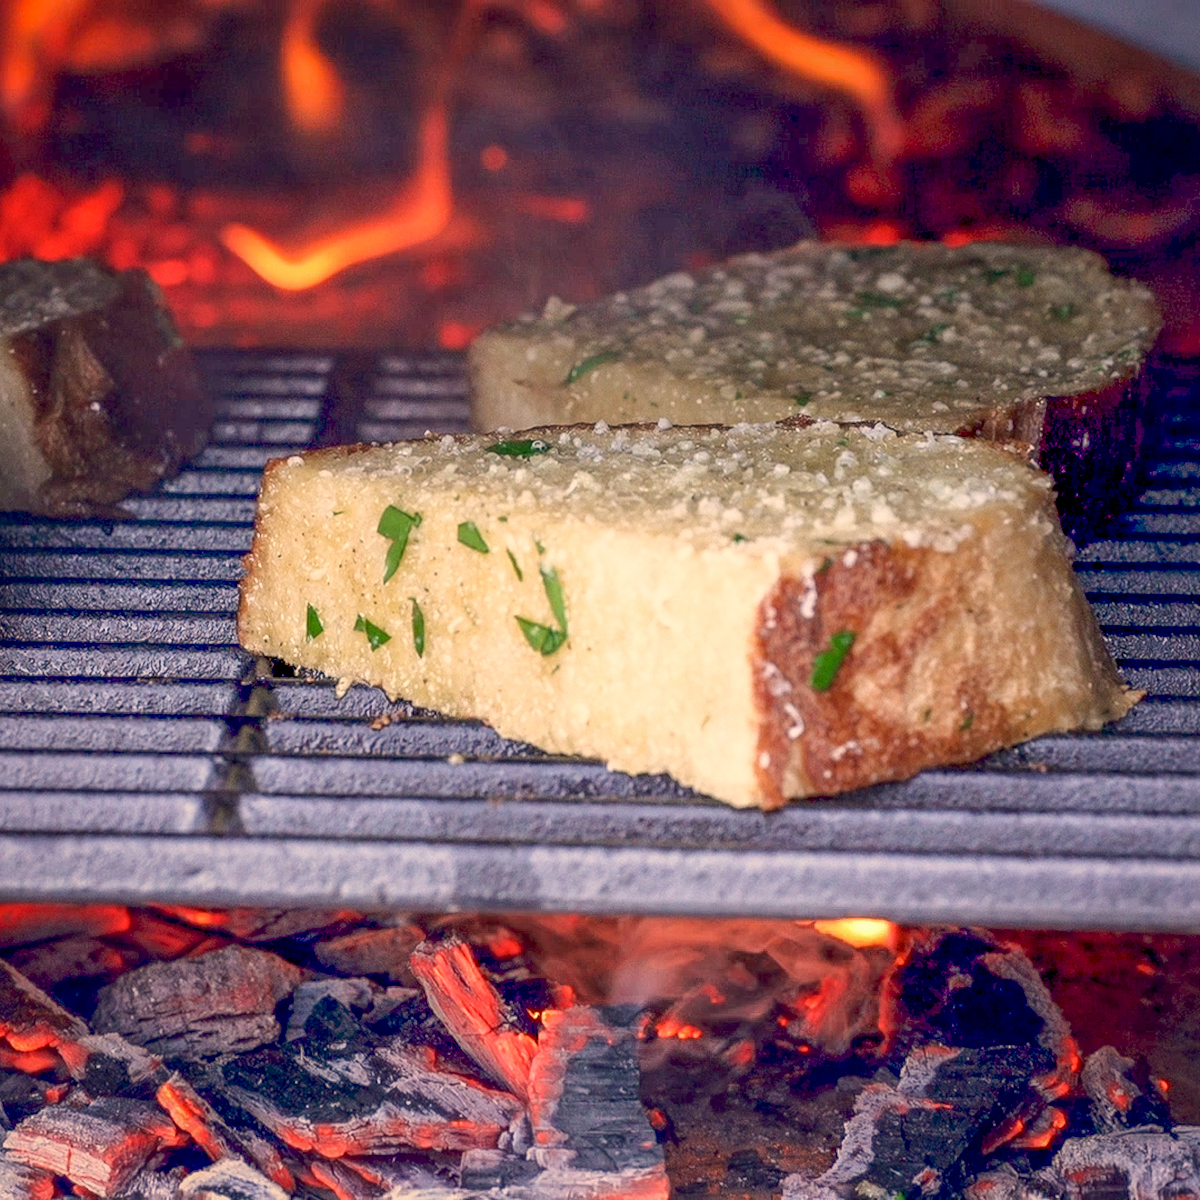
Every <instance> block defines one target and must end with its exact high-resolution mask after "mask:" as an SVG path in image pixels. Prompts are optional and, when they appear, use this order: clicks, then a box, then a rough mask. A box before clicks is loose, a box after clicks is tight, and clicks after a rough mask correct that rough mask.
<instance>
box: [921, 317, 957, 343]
mask: <svg viewBox="0 0 1200 1200" xmlns="http://www.w3.org/2000/svg"><path fill="white" fill-rule="evenodd" d="M949 328H950V326H949V325H948V324H946V323H945V322H944V321H943V322H941V323H939V324H937V325H934V326H931V327H930V328H929V329H927V330H925V332H924V333H923V334H921V335H920V336H919V337H918V338H917V339H916V340H917V341H918V342H928V343H929V344H930V345H933V343H934V342H936V341H937V340H938V339H939V338H940V337H941V336H942V334H943V333H945V332H946V330H947V329H949Z"/></svg>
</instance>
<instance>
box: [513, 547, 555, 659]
mask: <svg viewBox="0 0 1200 1200" xmlns="http://www.w3.org/2000/svg"><path fill="white" fill-rule="evenodd" d="M538 570H539V571H540V572H541V576H542V587H543V588H545V589H546V599H547V600H549V601H550V611H551V612H552V613H553V614H554V618H555V620H556V621H557V622H558V628H557V629H553V628H551V626H549V625H542V624H541V623H540V622H538V621H531V620H530V619H529V618H528V617H517V624H518V625H519V626H520V627H521V632H522V633H523V634H524V635H525V640H526V641H527V642H528V643H529V644H530V646H532V647H533V648H534V649H535V650H536V651H537V652H538V653H539V654H541V655H543V656H547V655H551V654H553V653H554V652H555V651H556V650H557V649H558V648H559V647H560V646H562V644H563V643H564V642H565V641H566V640H567V606H566V602H565V601H564V599H563V590H562V584H561V583H560V582H559V578H558V572H557V571H556V570H555V569H554V568H553V567H547V566H544V565H543V566H539V567H538Z"/></svg>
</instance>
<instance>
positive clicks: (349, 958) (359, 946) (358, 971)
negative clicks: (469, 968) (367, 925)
mask: <svg viewBox="0 0 1200 1200" xmlns="http://www.w3.org/2000/svg"><path fill="white" fill-rule="evenodd" d="M424 938H425V934H424V932H423V930H421V929H420V928H419V927H418V926H416V925H412V924H409V923H405V924H403V925H397V926H395V927H394V928H390V929H359V930H356V931H355V932H354V933H348V934H346V935H345V937H339V938H332V939H331V940H329V941H327V942H318V943H317V945H316V946H314V947H313V953H314V954H315V955H316V956H317V961H318V962H319V963H320V964H321V965H322V966H325V967H328V968H329V969H330V970H331V971H339V972H340V973H342V974H343V975H381V976H383V977H384V978H385V979H388V980H390V981H391V982H392V983H405V984H409V985H411V984H413V983H414V982H415V980H414V979H413V974H412V971H410V970H409V966H408V956H409V955H410V954H411V953H412V952H413V950H414V949H415V948H416V947H417V945H419V944H420V942H422V941H423V940H424Z"/></svg>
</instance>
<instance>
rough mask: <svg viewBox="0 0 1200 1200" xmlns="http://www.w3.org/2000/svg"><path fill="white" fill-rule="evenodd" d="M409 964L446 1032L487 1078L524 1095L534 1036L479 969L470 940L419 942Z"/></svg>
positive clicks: (535, 1052) (518, 1095)
mask: <svg viewBox="0 0 1200 1200" xmlns="http://www.w3.org/2000/svg"><path fill="white" fill-rule="evenodd" d="M409 966H410V967H411V969H412V972H413V974H414V975H416V977H417V979H418V981H419V982H420V984H421V987H422V988H424V990H425V996H426V999H427V1000H428V1001H429V1006H430V1008H432V1009H433V1011H434V1012H435V1013H437V1015H438V1017H440V1018H441V1021H442V1024H443V1025H445V1027H446V1028H447V1029H448V1030H449V1032H450V1035H451V1037H453V1038H454V1040H455V1041H456V1042H457V1043H458V1044H459V1046H461V1047H462V1049H463V1050H464V1051H465V1052H466V1053H467V1054H468V1055H469V1056H470V1057H471V1058H472V1059H473V1060H474V1061H475V1062H476V1063H478V1065H479V1066H480V1067H482V1068H483V1070H484V1071H485V1072H486V1073H487V1075H488V1076H489V1077H490V1078H491V1079H493V1080H494V1081H495V1082H497V1083H500V1084H503V1086H504V1087H506V1088H507V1089H508V1090H509V1091H510V1092H512V1094H513V1095H514V1096H517V1097H519V1098H520V1099H522V1100H525V1099H527V1097H528V1088H529V1070H530V1064H531V1063H532V1062H533V1059H534V1056H535V1055H536V1054H537V1049H538V1046H537V1042H536V1041H534V1039H533V1038H532V1037H531V1036H530V1035H529V1034H528V1033H526V1032H525V1031H524V1030H523V1029H522V1024H523V1022H522V1020H521V1018H520V1016H518V1014H517V1013H516V1012H514V1011H513V1009H512V1007H511V1006H510V1005H509V1004H507V1003H506V1002H505V1001H504V999H503V998H502V997H501V995H500V993H499V992H498V991H497V990H496V988H495V987H494V986H493V985H492V984H491V982H490V981H489V980H488V979H487V977H486V976H485V975H484V974H483V971H482V970H481V969H480V967H479V963H478V961H477V960H476V958H475V955H474V953H473V952H472V950H471V947H470V945H469V944H468V943H467V942H465V941H463V940H462V939H461V938H459V937H457V936H450V937H447V938H444V939H441V940H437V941H434V940H429V941H425V942H422V943H421V944H420V945H419V946H418V947H417V948H416V949H415V950H414V951H413V952H412V955H411V956H410V958H409Z"/></svg>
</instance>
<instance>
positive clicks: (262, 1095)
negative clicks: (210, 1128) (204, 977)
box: [221, 1042, 521, 1158]
mask: <svg viewBox="0 0 1200 1200" xmlns="http://www.w3.org/2000/svg"><path fill="white" fill-rule="evenodd" d="M303 1047H304V1043H303V1042H298V1043H296V1044H295V1047H294V1048H293V1047H287V1048H275V1047H272V1048H268V1049H264V1050H258V1051H255V1052H254V1053H251V1054H245V1055H241V1056H239V1057H237V1058H232V1059H229V1060H228V1061H227V1062H225V1063H224V1064H223V1065H222V1067H221V1074H222V1077H223V1080H224V1084H225V1091H226V1094H227V1095H228V1096H229V1097H230V1098H231V1099H232V1100H234V1101H235V1102H236V1103H238V1104H240V1105H241V1106H242V1107H244V1108H245V1109H246V1110H247V1111H248V1112H249V1113H251V1114H252V1115H253V1116H254V1117H255V1118H256V1119H257V1120H259V1121H261V1122H262V1124H263V1125H265V1126H266V1127H267V1128H268V1129H270V1130H271V1131H272V1132H273V1133H274V1134H276V1136H278V1137H279V1138H280V1139H281V1140H282V1141H284V1142H285V1143H286V1144H287V1145H289V1146H291V1147H293V1148H295V1149H297V1150H301V1151H304V1152H316V1153H317V1154H321V1155H324V1156H326V1157H328V1158H340V1157H342V1155H345V1154H353V1155H368V1154H387V1153H394V1152H396V1151H399V1150H403V1149H405V1148H407V1147H410V1146H416V1147H420V1148H423V1149H434V1150H467V1149H472V1148H478V1147H489V1146H495V1145H496V1143H497V1141H498V1140H499V1138H500V1135H501V1134H502V1133H503V1132H504V1131H505V1130H506V1129H507V1128H508V1125H509V1122H510V1121H511V1120H512V1118H513V1117H514V1116H515V1115H516V1114H517V1113H518V1112H520V1111H521V1105H520V1102H519V1101H517V1100H516V1099H515V1098H514V1097H513V1096H511V1095H509V1094H508V1093H506V1092H500V1091H497V1090H495V1089H494V1088H491V1087H488V1086H486V1085H484V1084H482V1083H479V1082H477V1081H476V1080H472V1079H467V1078H464V1077H463V1076H460V1075H455V1074H452V1073H450V1072H448V1071H445V1070H441V1069H439V1068H438V1066H437V1063H436V1058H435V1056H434V1055H432V1054H431V1053H424V1054H423V1053H421V1052H420V1051H419V1050H415V1049H413V1048H411V1047H408V1046H405V1045H403V1044H395V1043H392V1044H383V1045H380V1046H378V1047H377V1048H376V1049H374V1050H373V1051H371V1052H370V1053H356V1054H352V1055H350V1056H348V1057H346V1058H341V1059H338V1058H322V1059H320V1060H318V1059H316V1058H313V1057H311V1056H309V1055H307V1054H305V1053H304V1051H303Z"/></svg>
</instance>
